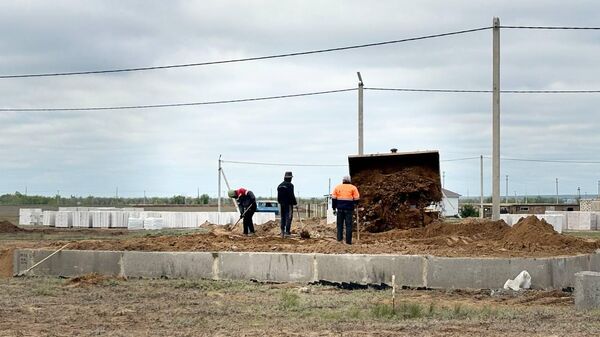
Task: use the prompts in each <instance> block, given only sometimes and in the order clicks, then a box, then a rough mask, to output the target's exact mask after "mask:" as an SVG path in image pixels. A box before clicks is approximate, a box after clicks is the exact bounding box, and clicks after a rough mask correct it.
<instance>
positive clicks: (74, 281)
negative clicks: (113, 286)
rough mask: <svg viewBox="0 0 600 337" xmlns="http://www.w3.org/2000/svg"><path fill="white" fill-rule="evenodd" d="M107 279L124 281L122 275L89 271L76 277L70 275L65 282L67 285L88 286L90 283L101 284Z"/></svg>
mask: <svg viewBox="0 0 600 337" xmlns="http://www.w3.org/2000/svg"><path fill="white" fill-rule="evenodd" d="M109 280H120V281H125V278H124V277H111V276H104V275H100V274H97V273H89V274H85V275H81V276H77V277H72V278H70V279H68V280H67V282H66V283H65V285H66V286H68V287H78V286H90V285H102V284H104V283H105V282H106V281H109Z"/></svg>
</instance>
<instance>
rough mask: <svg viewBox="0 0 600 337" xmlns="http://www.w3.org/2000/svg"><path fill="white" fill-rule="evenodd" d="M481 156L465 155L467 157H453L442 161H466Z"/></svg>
mask: <svg viewBox="0 0 600 337" xmlns="http://www.w3.org/2000/svg"><path fill="white" fill-rule="evenodd" d="M479 158H480V157H465V158H453V159H442V160H440V161H441V162H449V161H464V160H473V159H479Z"/></svg>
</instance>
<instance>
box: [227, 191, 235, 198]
mask: <svg viewBox="0 0 600 337" xmlns="http://www.w3.org/2000/svg"><path fill="white" fill-rule="evenodd" d="M227 195H228V196H229V197H230V198H235V197H237V192H236V191H235V190H229V191H227Z"/></svg>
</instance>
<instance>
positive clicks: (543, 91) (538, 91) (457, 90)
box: [364, 87, 600, 94]
mask: <svg viewBox="0 0 600 337" xmlns="http://www.w3.org/2000/svg"><path fill="white" fill-rule="evenodd" d="M364 90H372V91H402V92H440V93H492V92H493V91H492V90H470V89H416V88H382V87H365V88H364ZM500 92H501V93H505V94H598V93H600V90H578V89H575V90H500Z"/></svg>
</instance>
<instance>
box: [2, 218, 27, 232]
mask: <svg viewBox="0 0 600 337" xmlns="http://www.w3.org/2000/svg"><path fill="white" fill-rule="evenodd" d="M26 231H27V230H26V229H23V228H21V227H17V226H15V225H13V224H12V223H11V222H9V221H0V233H18V232H26Z"/></svg>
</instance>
